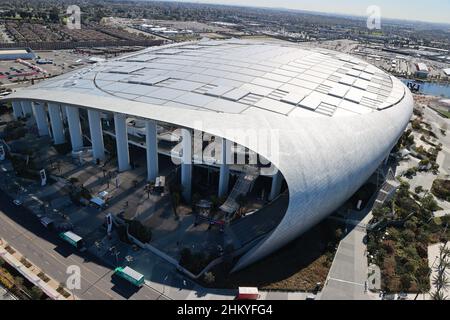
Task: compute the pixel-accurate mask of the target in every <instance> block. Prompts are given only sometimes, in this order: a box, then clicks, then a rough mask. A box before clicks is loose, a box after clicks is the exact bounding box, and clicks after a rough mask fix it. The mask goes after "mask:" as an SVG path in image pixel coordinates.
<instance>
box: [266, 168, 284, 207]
mask: <svg viewBox="0 0 450 320" xmlns="http://www.w3.org/2000/svg"><path fill="white" fill-rule="evenodd" d="M282 182H283V176H282V175H281V172H280V170H277V173H275V174H274V175H273V176H272V187H271V189H270V195H269V201H272V200H274V199H275V198H276V197H278V195H279V194H280V192H281V184H282Z"/></svg>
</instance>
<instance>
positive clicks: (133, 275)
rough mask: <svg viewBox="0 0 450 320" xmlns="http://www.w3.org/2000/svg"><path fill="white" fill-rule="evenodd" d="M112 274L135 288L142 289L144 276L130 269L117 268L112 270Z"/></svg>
mask: <svg viewBox="0 0 450 320" xmlns="http://www.w3.org/2000/svg"><path fill="white" fill-rule="evenodd" d="M114 274H116V275H118V276H119V277H121V278H123V279H125V280H127V281H128V282H131V283H132V284H134V285H135V286H137V287H142V286H143V285H144V280H145V279H144V276H143V275H142V274H140V273H139V272H137V271H135V270H133V269H131V268H130V267H125V268H122V267H118V268H116V269H115V270H114Z"/></svg>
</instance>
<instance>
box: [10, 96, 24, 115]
mask: <svg viewBox="0 0 450 320" xmlns="http://www.w3.org/2000/svg"><path fill="white" fill-rule="evenodd" d="M11 104H12V108H13V115H14V118H15V119H16V120H17V119H19V118H21V117H23V112H22V105H21V104H20V102H19V101H17V100H13V101H12V103H11Z"/></svg>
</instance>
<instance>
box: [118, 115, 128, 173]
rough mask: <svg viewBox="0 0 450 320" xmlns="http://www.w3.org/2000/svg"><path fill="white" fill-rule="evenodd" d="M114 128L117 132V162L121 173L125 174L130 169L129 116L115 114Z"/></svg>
mask: <svg viewBox="0 0 450 320" xmlns="http://www.w3.org/2000/svg"><path fill="white" fill-rule="evenodd" d="M114 127H115V130H116V145H117V162H118V166H119V172H123V171H127V170H129V169H130V153H129V150H128V132H127V116H126V115H124V114H122V113H114Z"/></svg>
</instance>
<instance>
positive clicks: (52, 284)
mask: <svg viewBox="0 0 450 320" xmlns="http://www.w3.org/2000/svg"><path fill="white" fill-rule="evenodd" d="M0 257H1V258H2V259H3V260H5V262H6V263H8V264H9V265H10V266H11V267H13V268H14V269H16V270H17V271H18V272H19V273H20V274H22V275H23V276H24V277H25V278H26V279H27V280H28V281H30V282H31V283H32V284H34V285H35V286H37V287H39V288H40V289H41V290H42V291H43V292H44V293H45V294H46V295H47V296H48V297H49V298H51V299H52V300H76V299H78V298H77V297H75V296H73V295H72V294H71V293H69V292H68V291H67V290H66V289H64V288H62V287H60V284H59V282H57V281H56V280H54V279H53V278H51V277H49V276H48V275H46V274H45V273H43V271H42V270H41V269H40V268H38V267H37V266H36V265H34V264H33V263H32V262H31V261H29V260H28V259H26V258H25V257H24V256H23V255H22V254H20V252H18V251H17V250H16V249H14V248H13V247H11V246H10V245H9V244H8V243H7V242H6V241H5V240H3V239H1V238H0Z"/></svg>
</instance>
